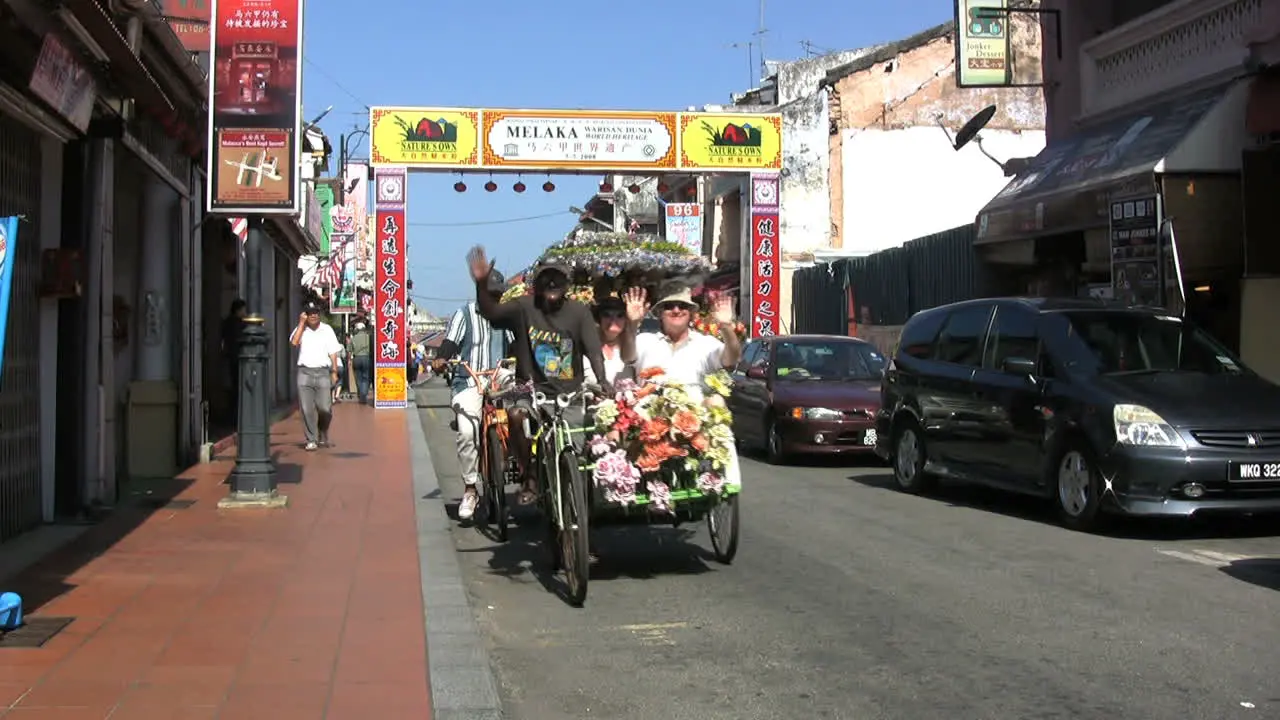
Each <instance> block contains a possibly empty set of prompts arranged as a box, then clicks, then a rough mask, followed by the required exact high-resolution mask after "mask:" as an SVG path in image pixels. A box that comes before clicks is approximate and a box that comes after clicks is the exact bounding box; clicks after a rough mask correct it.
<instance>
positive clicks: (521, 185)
mask: <svg viewBox="0 0 1280 720" xmlns="http://www.w3.org/2000/svg"><path fill="white" fill-rule="evenodd" d="M511 189H512V190H515V191H516V192H518V193H522V192H524V189H525V188H524V183H522V182H519V181H517V182H516V184H515V185H512V186H511Z"/></svg>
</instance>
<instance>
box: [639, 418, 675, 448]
mask: <svg viewBox="0 0 1280 720" xmlns="http://www.w3.org/2000/svg"><path fill="white" fill-rule="evenodd" d="M669 432H671V423H669V422H667V421H666V420H664V419H662V418H654V419H653V420H648V421H646V422H645V424H644V425H643V426H641V427H640V440H641V442H644V443H656V442H659V441H661V440H663V439H664V438H666V436H667V433H669Z"/></svg>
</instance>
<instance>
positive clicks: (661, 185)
mask: <svg viewBox="0 0 1280 720" xmlns="http://www.w3.org/2000/svg"><path fill="white" fill-rule="evenodd" d="M670 189H671V186H670V185H668V184H666V183H664V182H662V181H661V180H659V181H658V192H660V193H665V192H666V191H668V190H670Z"/></svg>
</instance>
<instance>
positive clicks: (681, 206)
mask: <svg viewBox="0 0 1280 720" xmlns="http://www.w3.org/2000/svg"><path fill="white" fill-rule="evenodd" d="M666 207H667V236H666V240H667V242H673V243H677V244H679V245H681V246H683V247H684V249H686V250H688V251H689V252H690V253H691V254H693V255H701V254H702V206H701V205H699V204H698V203H667V206H666Z"/></svg>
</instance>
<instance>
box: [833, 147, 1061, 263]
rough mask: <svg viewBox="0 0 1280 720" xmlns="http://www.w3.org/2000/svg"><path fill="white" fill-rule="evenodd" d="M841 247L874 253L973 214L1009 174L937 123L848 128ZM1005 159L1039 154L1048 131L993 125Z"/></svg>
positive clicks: (997, 149) (998, 151)
mask: <svg viewBox="0 0 1280 720" xmlns="http://www.w3.org/2000/svg"><path fill="white" fill-rule="evenodd" d="M842 134H843V138H842V140H843V143H842V145H843V152H842V162H843V167H844V173H843V192H842V193H841V194H842V195H843V201H844V202H843V210H844V233H843V250H844V251H845V252H847V253H849V254H864V253H866V254H870V253H873V252H877V251H880V250H884V249H887V248H891V247H897V246H899V245H902V244H903V243H905V242H907V241H909V240H914V239H916V238H918V237H923V236H925V235H931V234H933V233H937V232H942V231H943V230H949V229H951V228H953V227H958V226H960V225H966V224H969V223H972V222H973V219H974V217H975V216H976V215H977V214H978V212H979V211H980V210H982V208H983V206H985V205H986V204H987V203H988V202H989V201H990V200H991V198H992V197H994V196H995V194H996V193H998V192H1000V190H1002V189H1003V188H1004V186H1005V185H1006V184H1008V182H1009V178H1006V177H1005V176H1004V173H1003V172H1002V171H1001V170H1000V168H999V167H998V166H997V165H996V164H995V163H993V162H992V161H991V160H989V159H988V158H986V157H985V156H984V155H983V154H982V153H981V152H980V151H979V150H978V148H977V147H976V146H974V145H969V146H967V147H965V148H963V149H961V150H960V151H959V152H957V151H955V150H953V149H952V148H951V145H950V144H949V143H948V142H947V137H946V135H944V134H943V132H942V130H941V129H939V128H937V127H909V128H902V129H898V130H862V131H857V130H844V131H842ZM982 140H983V145H984V146H985V147H986V149H987V151H988V152H990V153H991V154H992V155H993V156H995V157H996V158H999V159H1000V160H1007V159H1009V158H1018V157H1032V156H1035V155H1036V154H1038V153H1039V152H1040V150H1042V149H1043V148H1044V144H1045V136H1044V132H1043V131H1039V130H1036V131H1030V130H1024V131H1021V132H1018V131H1012V130H987V131H984V132H983V133H982Z"/></svg>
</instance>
